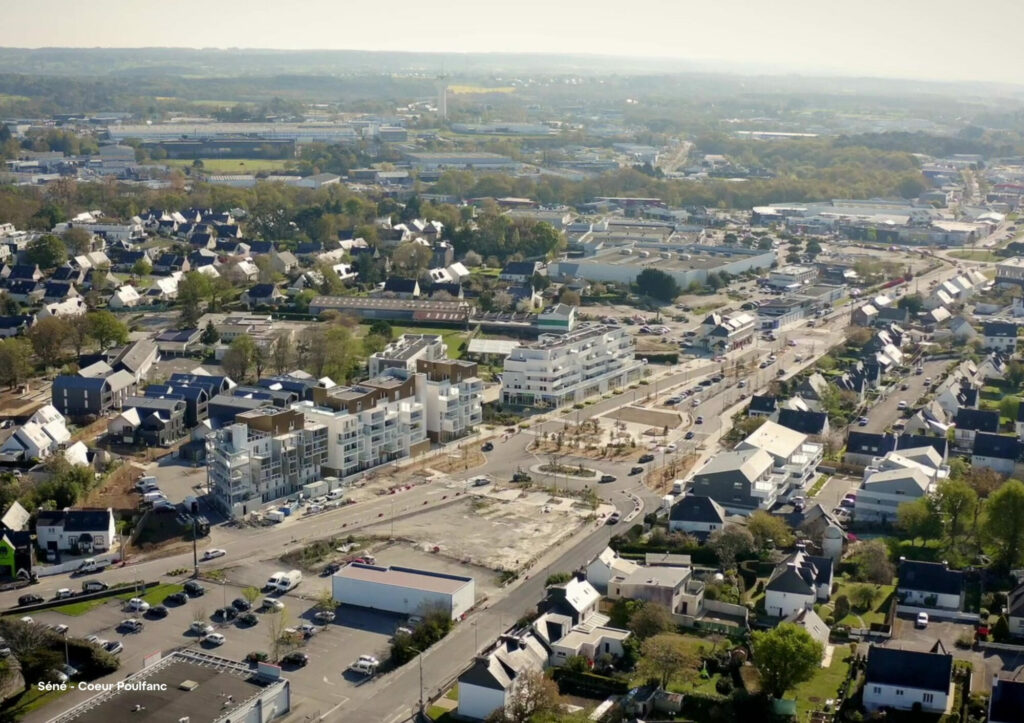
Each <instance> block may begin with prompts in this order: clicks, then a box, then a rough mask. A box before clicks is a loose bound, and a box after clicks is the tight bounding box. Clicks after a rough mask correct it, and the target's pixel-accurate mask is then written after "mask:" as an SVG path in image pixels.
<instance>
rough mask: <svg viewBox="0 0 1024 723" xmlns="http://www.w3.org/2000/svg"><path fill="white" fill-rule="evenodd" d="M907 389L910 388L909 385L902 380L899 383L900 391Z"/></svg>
mask: <svg viewBox="0 0 1024 723" xmlns="http://www.w3.org/2000/svg"><path fill="white" fill-rule="evenodd" d="M908 389H910V385H909V384H907V383H906V382H903V383H902V384H900V391H901V392H905V391H907V390H908Z"/></svg>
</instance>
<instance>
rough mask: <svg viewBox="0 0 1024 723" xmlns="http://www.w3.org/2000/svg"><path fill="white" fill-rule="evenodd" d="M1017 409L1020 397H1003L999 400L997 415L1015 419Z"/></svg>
mask: <svg viewBox="0 0 1024 723" xmlns="http://www.w3.org/2000/svg"><path fill="white" fill-rule="evenodd" d="M1019 409H1020V397H1003V398H1002V399H1000V400H999V416H1001V417H1006V418H1007V419H1011V420H1013V421H1016V420H1017V411H1018V410H1019Z"/></svg>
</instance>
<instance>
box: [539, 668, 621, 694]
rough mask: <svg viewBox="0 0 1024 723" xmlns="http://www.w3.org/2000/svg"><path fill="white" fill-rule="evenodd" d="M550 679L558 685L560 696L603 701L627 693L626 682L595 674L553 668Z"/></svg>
mask: <svg viewBox="0 0 1024 723" xmlns="http://www.w3.org/2000/svg"><path fill="white" fill-rule="evenodd" d="M552 677H553V678H554V679H555V682H556V683H558V692H559V693H561V694H562V695H565V694H569V695H578V696H580V697H581V698H597V699H601V700H603V699H605V698H607V697H609V696H612V695H625V694H626V693H628V692H629V683H628V682H626V681H624V680H618V679H616V678H608V677H606V676H603V675H597V674H596V673H579V672H577V671H574V670H569V669H568V668H555V672H554V674H553V676H552Z"/></svg>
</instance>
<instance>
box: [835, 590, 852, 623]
mask: <svg viewBox="0 0 1024 723" xmlns="http://www.w3.org/2000/svg"><path fill="white" fill-rule="evenodd" d="M833 613H834V614H835V618H836V620H842V619H843V618H845V617H846V616H847V615H849V614H850V599H849V598H848V597H846V595H840V596H839V597H837V598H836V602H835V609H834V610H833Z"/></svg>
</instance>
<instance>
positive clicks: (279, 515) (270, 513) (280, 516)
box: [263, 509, 285, 522]
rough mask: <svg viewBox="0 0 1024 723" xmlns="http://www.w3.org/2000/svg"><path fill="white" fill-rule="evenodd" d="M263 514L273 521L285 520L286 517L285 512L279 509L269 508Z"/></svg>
mask: <svg viewBox="0 0 1024 723" xmlns="http://www.w3.org/2000/svg"><path fill="white" fill-rule="evenodd" d="M263 516H264V517H266V518H267V519H268V520H270V521H271V522H283V521H284V518H285V514H284V513H283V512H281V510H278V509H273V510H267V511H266V512H265V513H264V514H263Z"/></svg>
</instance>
